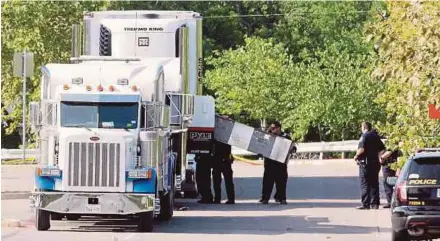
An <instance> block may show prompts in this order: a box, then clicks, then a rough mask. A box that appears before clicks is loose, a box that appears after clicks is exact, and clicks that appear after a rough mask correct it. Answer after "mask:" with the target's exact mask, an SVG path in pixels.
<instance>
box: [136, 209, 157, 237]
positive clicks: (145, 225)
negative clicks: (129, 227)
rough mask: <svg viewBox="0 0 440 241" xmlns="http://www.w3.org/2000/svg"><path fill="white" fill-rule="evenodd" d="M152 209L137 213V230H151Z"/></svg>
mask: <svg viewBox="0 0 440 241" xmlns="http://www.w3.org/2000/svg"><path fill="white" fill-rule="evenodd" d="M153 217H154V215H153V211H151V212H146V213H141V214H139V221H138V222H139V223H138V230H139V232H151V231H153Z"/></svg>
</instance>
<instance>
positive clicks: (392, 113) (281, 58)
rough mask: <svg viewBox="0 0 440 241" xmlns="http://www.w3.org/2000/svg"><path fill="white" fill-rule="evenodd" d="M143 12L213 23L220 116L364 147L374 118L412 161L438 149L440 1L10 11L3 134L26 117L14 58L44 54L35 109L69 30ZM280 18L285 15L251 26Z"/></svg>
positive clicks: (72, 4) (208, 32) (106, 5)
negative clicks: (44, 75)
mask: <svg viewBox="0 0 440 241" xmlns="http://www.w3.org/2000/svg"><path fill="white" fill-rule="evenodd" d="M384 8H388V10H389V12H388V16H386V19H385V17H384V16H381V15H380V14H383V12H382V10H381V9H384ZM136 9H138V10H191V11H195V12H200V13H202V15H203V16H205V18H204V20H203V25H204V26H203V45H204V56H205V60H206V66H205V69H206V86H205V87H206V88H207V90H208V91H207V93H208V94H212V95H214V96H215V97H216V102H217V108H218V111H219V112H222V113H225V114H229V115H233V116H234V117H236V118H239V119H240V120H244V121H246V122H247V123H252V124H253V125H254V126H255V125H256V123H255V122H256V121H260V120H263V119H266V120H271V119H279V120H282V122H283V127H284V128H287V129H290V130H293V136H294V137H295V138H296V139H299V140H305V141H307V140H309V139H314V140H316V139H317V140H322V141H330V140H340V139H357V138H358V135H359V124H360V122H362V121H365V120H367V121H371V122H373V123H374V122H381V123H382V125H381V126H380V131H381V132H382V133H383V134H385V135H387V137H389V139H390V141H389V142H388V143H390V147H392V146H393V145H396V144H397V142H398V141H399V140H404V141H405V144H404V150H405V151H406V152H407V153H409V152H412V151H413V149H414V148H415V147H424V146H439V145H440V140H439V138H440V137H439V136H440V135H439V132H440V124H439V121H438V120H429V119H428V114H427V108H428V104H429V103H434V104H437V105H438V104H440V99H439V98H440V95H439V94H438V93H440V89H439V88H440V81H439V79H440V78H439V71H440V68H439V67H440V66H439V65H440V57H439V56H440V53H439V51H440V47H439V45H438V43H439V42H440V41H439V40H440V39H439V36H440V33H439V31H440V26H439V24H440V23H439V22H438V19H439V17H440V16H439V12H440V4H439V3H437V2H422V3H410V2H389V3H388V4H387V5H384V4H383V3H382V2H364V1H359V2H304V1H299V2H252V1H243V2H223V1H209V2H208V1H202V2H196V1H188V2H184V1H177V2H171V1H109V2H95V1H67V2H51V1H41V2H36V1H30V2H24V1H7V2H2V53H1V54H2V59H3V61H2V67H1V68H2V76H1V77H2V80H1V81H2V85H3V88H2V99H3V100H2V109H3V110H4V108H6V107H8V106H12V107H14V108H13V109H14V110H13V112H12V113H11V114H9V115H4V116H3V121H7V122H8V128H7V130H6V134H10V133H13V132H14V131H16V130H17V127H18V126H19V123H20V122H21V114H22V110H21V96H20V95H21V89H22V81H21V79H20V78H15V77H12V64H11V61H12V57H13V53H14V52H21V51H23V50H24V49H25V48H26V49H27V50H28V51H32V52H34V54H35V67H36V69H35V77H33V78H31V79H30V80H29V81H28V86H27V88H28V93H27V99H28V100H29V101H31V100H36V99H38V97H39V77H38V76H39V75H40V71H39V68H40V66H41V65H44V64H46V63H50V62H61V63H62V62H67V61H68V59H69V57H70V52H71V25H72V24H73V23H79V22H80V21H81V19H82V13H83V11H95V10H136ZM274 13H282V14H284V15H283V16H278V15H277V16H268V17H254V16H246V17H243V16H242V15H260V14H274ZM239 15H240V16H241V17H238V16H239ZM228 16H229V17H228ZM367 24H368V25H367ZM366 26H368V32H366V33H365V32H364V30H365V27H366ZM365 40H371V41H370V42H366V41H365ZM374 44H379V46H380V48H379V52H378V54H377V53H376V52H375V51H374V49H375V48H374V47H373V45H374ZM373 70H374V72H373ZM371 73H374V75H373V76H372V75H371ZM377 97H379V98H377ZM376 99H377V101H376V102H375V101H374V100H376ZM243 112H246V113H247V114H248V115H247V116H243V115H242V114H243ZM2 134H5V133H3V132H2Z"/></svg>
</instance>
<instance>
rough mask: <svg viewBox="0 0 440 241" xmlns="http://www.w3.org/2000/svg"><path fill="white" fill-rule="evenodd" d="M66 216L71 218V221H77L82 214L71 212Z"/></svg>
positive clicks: (68, 218)
mask: <svg viewBox="0 0 440 241" xmlns="http://www.w3.org/2000/svg"><path fill="white" fill-rule="evenodd" d="M66 217H67V220H69V221H76V220H78V219H79V218H80V217H81V216H80V215H77V214H70V215H67V216H66Z"/></svg>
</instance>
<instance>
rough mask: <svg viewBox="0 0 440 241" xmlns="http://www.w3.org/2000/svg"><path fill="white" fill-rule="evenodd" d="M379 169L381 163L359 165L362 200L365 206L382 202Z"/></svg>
mask: <svg viewBox="0 0 440 241" xmlns="http://www.w3.org/2000/svg"><path fill="white" fill-rule="evenodd" d="M379 171H380V164H379V163H377V164H368V165H360V166H359V178H360V181H361V201H362V205H363V206H364V207H369V206H370V205H379V204H380V198H379Z"/></svg>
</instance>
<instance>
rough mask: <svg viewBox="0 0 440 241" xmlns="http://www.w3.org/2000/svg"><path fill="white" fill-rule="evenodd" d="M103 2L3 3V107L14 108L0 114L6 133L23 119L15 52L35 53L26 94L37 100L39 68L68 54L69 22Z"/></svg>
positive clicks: (95, 8) (98, 6)
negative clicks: (31, 74)
mask: <svg viewBox="0 0 440 241" xmlns="http://www.w3.org/2000/svg"><path fill="white" fill-rule="evenodd" d="M105 5H106V3H105V2H93V1H92V2H82V1H81V2H79V1H66V2H49V1H41V2H37V1H29V2H26V1H7V2H2V53H1V56H2V59H3V61H2V63H1V68H2V75H1V83H2V86H3V88H2V108H7V107H8V106H13V107H14V108H13V111H12V113H10V114H9V115H4V116H3V121H7V122H8V124H9V126H8V128H7V129H6V134H10V133H12V132H13V131H14V130H16V129H17V128H18V127H19V124H20V123H21V120H22V104H21V98H22V97H21V95H22V88H23V87H22V86H23V82H22V78H16V77H13V75H12V59H13V55H14V52H23V50H25V49H26V50H27V51H31V52H33V53H34V63H35V71H34V74H35V75H34V77H32V78H30V80H29V81H27V83H28V85H27V93H26V97H27V100H28V101H32V100H37V99H38V97H39V89H40V86H39V84H40V77H39V76H40V67H41V66H42V65H44V64H46V63H50V62H67V61H68V60H69V57H70V54H71V31H72V30H71V29H72V24H73V23H79V22H80V20H81V19H82V12H83V11H84V10H86V9H87V10H98V9H102V8H103V7H104V6H105ZM3 110H4V109H3ZM28 126H29V125H28ZM27 131H29V129H28V130H27Z"/></svg>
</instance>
